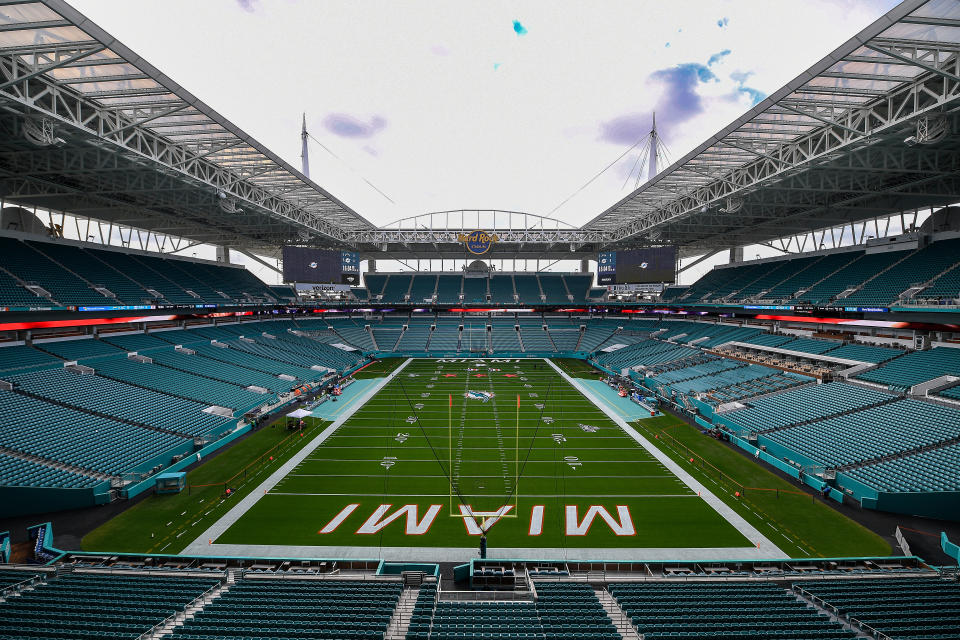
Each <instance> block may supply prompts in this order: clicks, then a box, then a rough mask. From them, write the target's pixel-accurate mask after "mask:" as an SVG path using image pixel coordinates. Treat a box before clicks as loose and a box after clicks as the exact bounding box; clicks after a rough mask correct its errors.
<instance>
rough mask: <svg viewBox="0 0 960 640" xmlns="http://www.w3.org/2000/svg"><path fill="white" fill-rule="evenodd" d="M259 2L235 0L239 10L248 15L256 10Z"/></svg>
mask: <svg viewBox="0 0 960 640" xmlns="http://www.w3.org/2000/svg"><path fill="white" fill-rule="evenodd" d="M259 1H260V0H237V4H238V5H240V8H241V9H243V10H244V11H246V12H248V13H253V12H254V11H256V10H257V3H258V2H259Z"/></svg>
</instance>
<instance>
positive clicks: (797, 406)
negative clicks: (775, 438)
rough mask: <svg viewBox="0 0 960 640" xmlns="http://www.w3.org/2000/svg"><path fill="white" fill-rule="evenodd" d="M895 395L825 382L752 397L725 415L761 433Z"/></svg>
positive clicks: (878, 402)
mask: <svg viewBox="0 0 960 640" xmlns="http://www.w3.org/2000/svg"><path fill="white" fill-rule="evenodd" d="M896 398H897V396H892V395H890V394H888V393H882V392H880V391H874V390H873V389H866V388H864V387H860V386H857V385H853V384H847V383H845V382H828V383H826V384H817V385H806V386H803V387H800V388H797V389H789V390H787V391H784V392H782V393H777V394H774V395H769V396H764V397H762V398H755V399H753V400H750V401H749V405H750V406H749V407H748V408H746V409H740V410H737V411H731V412H729V413H727V414H725V416H724V417H725V418H727V419H728V420H732V421H733V422H735V423H737V424H739V425H741V426H743V427H746V428H748V429H750V430H752V431H757V432H759V433H764V432H767V431H770V430H773V429H777V428H780V427H783V426H785V425H788V424H797V423H799V422H806V421H809V420H818V419H821V418H824V417H826V416H830V415H834V414H842V413H848V412H851V411H854V410H856V409H862V408H864V407H868V406H871V405H875V404H880V403H881V402H890V401H893V400H895V399H896Z"/></svg>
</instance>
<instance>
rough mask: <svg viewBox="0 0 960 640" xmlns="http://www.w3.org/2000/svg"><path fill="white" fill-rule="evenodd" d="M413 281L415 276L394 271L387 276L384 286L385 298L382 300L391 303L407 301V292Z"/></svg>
mask: <svg viewBox="0 0 960 640" xmlns="http://www.w3.org/2000/svg"><path fill="white" fill-rule="evenodd" d="M412 283H413V276H411V275H410V274H407V273H394V274H390V275H389V276H387V281H386V284H384V286H383V299H382V300H381V302H386V303H390V304H400V303H404V302H406V301H407V292H408V291H410V285H411V284H412Z"/></svg>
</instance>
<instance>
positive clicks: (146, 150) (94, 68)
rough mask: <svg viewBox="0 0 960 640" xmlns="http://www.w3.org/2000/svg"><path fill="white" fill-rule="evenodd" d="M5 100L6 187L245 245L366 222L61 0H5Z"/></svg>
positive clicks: (323, 235) (1, 26)
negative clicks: (41, 174) (40, 168)
mask: <svg viewBox="0 0 960 640" xmlns="http://www.w3.org/2000/svg"><path fill="white" fill-rule="evenodd" d="M0 105H3V106H4V107H6V108H4V109H2V116H0V126H2V127H3V132H4V134H6V135H5V136H4V137H7V138H9V140H8V141H7V142H6V143H5V144H3V145H2V147H0V151H3V152H4V156H5V159H4V160H2V161H0V180H2V185H0V186H2V193H3V194H4V195H5V196H6V197H8V198H9V199H14V200H16V201H18V202H20V203H23V204H28V205H29V204H36V205H38V206H44V207H48V208H54V207H58V206H59V207H62V209H61V210H64V211H68V212H71V211H75V210H77V209H78V208H80V209H81V215H92V216H93V217H98V218H103V219H107V220H113V219H116V218H117V217H118V216H123V217H124V222H125V223H126V224H134V222H135V220H136V219H137V218H139V219H140V221H141V223H142V226H143V227H144V228H154V229H155V228H157V227H158V226H162V228H165V229H167V230H169V232H171V233H178V234H180V235H183V236H185V237H190V238H195V239H197V240H199V241H205V242H217V243H221V242H222V243H225V244H233V245H240V246H252V247H258V246H260V245H264V244H266V245H268V246H269V245H276V244H280V243H282V241H283V240H284V239H299V240H301V241H302V240H304V239H311V238H315V239H318V240H321V241H326V242H328V243H330V242H332V243H334V244H343V243H344V241H345V240H346V238H347V235H348V234H349V233H350V232H355V231H359V230H363V229H371V228H373V225H372V224H371V223H370V222H368V221H367V220H366V219H364V218H363V217H362V216H360V215H358V214H357V213H356V212H355V211H353V210H351V209H350V208H349V207H347V206H346V205H345V204H343V203H342V202H340V201H339V200H337V199H336V198H335V197H334V196H332V195H331V194H330V193H328V192H327V191H325V190H324V189H322V188H321V187H319V186H318V185H317V184H316V183H314V182H312V181H311V180H310V179H309V178H307V177H306V176H304V175H303V174H302V173H300V172H299V171H297V170H296V169H294V168H293V167H291V166H290V165H289V164H288V163H286V162H284V161H283V160H281V159H280V158H279V157H278V156H277V155H276V154H274V153H273V152H271V151H270V150H268V149H267V148H265V147H264V146H263V145H261V144H260V143H259V142H257V141H256V140H254V139H253V138H251V137H250V136H249V135H247V134H246V133H245V132H243V131H242V130H241V129H240V128H238V127H237V126H236V125H234V124H233V123H231V122H229V121H228V120H227V119H226V118H224V117H223V116H222V115H220V114H219V113H217V112H216V111H214V110H213V109H211V108H210V107H209V106H208V105H206V104H205V103H203V102H202V101H201V100H199V99H198V98H197V97H196V96H194V95H193V94H191V93H190V92H189V91H187V90H185V89H184V88H183V87H181V86H180V85H178V84H177V83H176V82H174V81H173V80H171V79H170V78H168V77H167V76H165V75H164V74H163V73H161V72H160V71H159V70H158V69H156V68H155V67H154V66H152V65H151V64H149V63H148V62H146V61H145V60H143V59H142V58H140V57H139V56H138V55H136V54H135V53H134V52H133V51H131V50H130V49H128V48H127V47H125V46H124V45H123V44H121V43H120V42H118V41H117V40H116V39H114V38H113V37H111V36H110V35H109V34H107V33H106V32H105V31H103V30H102V29H101V28H100V27H98V26H97V25H96V24H94V23H93V22H91V21H90V20H88V19H87V18H86V17H84V16H83V15H82V14H80V13H79V12H78V11H76V10H75V9H73V8H72V7H70V6H69V5H68V4H66V3H65V2H63V1H62V0H39V1H32V2H31V1H26V2H24V1H18V2H11V1H9V0H0ZM15 154H16V156H17V157H13V156H14V155H15ZM28 154H32V155H33V157H32V158H27V157H25V156H27V155H28ZM107 154H109V156H112V157H109V156H108V155H107ZM105 163H108V164H109V166H104V165H105ZM38 164H45V165H46V168H47V169H48V172H47V177H46V178H45V179H44V181H43V184H41V183H40V181H36V180H32V181H31V180H30V177H31V176H33V175H36V173H37V171H36V168H37V165H38ZM117 170H119V171H120V172H121V173H122V175H110V174H108V171H111V172H112V171H117ZM164 176H166V177H168V178H171V179H172V180H167V181H164V180H163V177H164ZM24 180H28V181H30V184H29V185H27V184H23V181H24ZM158 180H159V181H161V182H169V185H168V186H167V187H166V189H165V190H166V191H167V192H168V193H167V194H165V195H166V197H163V196H162V195H161V194H151V193H148V192H146V189H154V190H158V191H159V190H161V189H163V187H162V186H161V185H158V184H156V182H157V181H158ZM11 181H12V182H14V184H11ZM50 183H53V184H50ZM104 183H108V184H104ZM94 185H95V186H96V188H95V189H94V188H91V187H92V186H94ZM171 191H178V192H179V197H176V196H175V195H174V194H172V193H170V192H171ZM91 192H93V193H94V194H95V195H96V196H99V197H90V196H91ZM81 194H83V195H84V196H86V197H84V198H81ZM78 200H82V201H80V202H78ZM121 209H122V210H123V211H120V210H121ZM131 214H134V215H131ZM160 219H162V220H163V222H160Z"/></svg>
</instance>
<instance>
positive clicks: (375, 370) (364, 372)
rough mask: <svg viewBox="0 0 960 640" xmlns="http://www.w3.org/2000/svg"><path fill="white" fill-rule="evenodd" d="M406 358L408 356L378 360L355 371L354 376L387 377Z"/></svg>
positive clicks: (359, 377)
mask: <svg viewBox="0 0 960 640" xmlns="http://www.w3.org/2000/svg"><path fill="white" fill-rule="evenodd" d="M404 360H406V358H384V359H383V360H377V361H376V362H374V363H372V364H370V365H367V366H366V367H364V368H363V369H361V370H360V371H357V372H356V373H354V374H353V377H354V378H356V379H357V380H360V379H362V378H385V377H386V376H387V374H388V373H390V372H391V371H393V370H394V369H396V368H397V367H399V366H400V365H401V364H403V361H404Z"/></svg>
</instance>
